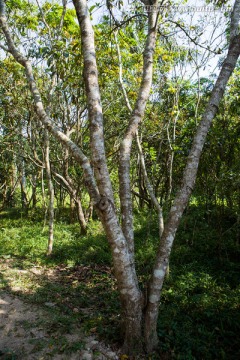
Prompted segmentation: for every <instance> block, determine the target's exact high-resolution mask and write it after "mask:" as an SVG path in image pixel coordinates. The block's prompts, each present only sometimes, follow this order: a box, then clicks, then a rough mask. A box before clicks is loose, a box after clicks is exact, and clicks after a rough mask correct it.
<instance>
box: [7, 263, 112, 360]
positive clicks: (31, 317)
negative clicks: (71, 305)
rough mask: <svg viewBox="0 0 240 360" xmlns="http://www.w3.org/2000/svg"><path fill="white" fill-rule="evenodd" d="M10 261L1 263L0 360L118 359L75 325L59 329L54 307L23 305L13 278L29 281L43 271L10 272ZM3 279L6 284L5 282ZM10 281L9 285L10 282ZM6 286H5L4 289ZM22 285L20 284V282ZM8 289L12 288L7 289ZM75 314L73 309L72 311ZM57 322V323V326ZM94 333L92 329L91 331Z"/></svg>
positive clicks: (46, 304)
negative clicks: (32, 275)
mask: <svg viewBox="0 0 240 360" xmlns="http://www.w3.org/2000/svg"><path fill="white" fill-rule="evenodd" d="M9 263H11V261H10V260H8V261H7V260H6V261H1V264H0V270H1V278H4V279H5V280H4V281H3V283H4V282H5V286H2V289H1V290H0V359H1V360H10V359H12V360H14V359H16V360H20V359H24V360H28V359H29V360H35V359H36V360H43V359H44V360H45V359H56V360H60V359H61V360H63V359H66V360H75V359H81V360H84V359H85V360H90V359H99V360H100V359H102V360H107V359H118V358H119V356H118V355H117V353H116V352H114V351H112V350H111V349H110V348H109V347H107V346H106V345H105V344H103V343H102V342H101V341H99V340H98V339H97V336H95V334H92V335H90V336H89V335H88V336H87V335H86V334H85V333H84V332H83V330H82V329H81V327H80V326H76V324H74V325H72V327H71V328H70V329H69V327H66V326H65V327H64V326H61V325H62V324H61V321H63V320H61V318H59V315H58V317H56V313H55V309H54V307H55V304H54V303H52V302H45V303H43V304H41V305H36V304H33V303H31V302H29V301H26V300H25V298H24V297H23V296H21V294H22V292H21V290H22V288H21V286H22V285H21V286H18V283H17V282H16V276H17V274H18V276H19V277H21V276H25V278H26V277H28V276H29V274H34V273H35V274H37V273H38V272H39V274H40V273H41V272H42V269H36V268H30V269H28V270H20V269H17V270H16V269H15V272H14V273H13V269H12V268H11V266H9V265H10V264H9ZM6 279H7V280H8V281H7V282H6ZM11 279H12V282H11V281H10V280H11ZM7 284H8V285H7ZM20 284H22V282H20ZM10 285H11V286H10ZM73 310H74V309H73ZM75 311H77V309H75ZM58 319H60V320H59V323H58ZM93 332H94V329H93Z"/></svg>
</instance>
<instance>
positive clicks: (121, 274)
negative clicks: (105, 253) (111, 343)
mask: <svg viewBox="0 0 240 360" xmlns="http://www.w3.org/2000/svg"><path fill="white" fill-rule="evenodd" d="M143 2H144V3H147V4H150V1H147V0H146V1H145V0H144V1H143ZM73 3H74V6H75V9H76V13H77V17H78V21H79V24H80V28H81V39H82V49H83V57H84V78H85V87H86V95H87V103H88V116H89V122H90V133H91V153H92V166H93V169H92V166H91V164H90V161H89V159H88V158H87V157H86V156H85V155H84V153H83V152H82V151H81V149H79V148H78V147H77V145H76V144H74V143H73V142H72V141H71V140H70V139H69V137H67V136H66V135H65V134H63V133H62V132H61V131H60V130H59V129H58V128H56V127H55V126H54V125H53V123H52V122H51V121H50V119H49V118H48V116H47V114H46V112H45V109H44V106H43V103H42V101H41V96H40V93H39V91H38V88H37V84H36V82H35V80H34V76H33V71H32V66H31V63H30V62H29V61H28V59H26V58H25V57H24V56H22V55H21V54H20V53H19V52H18V51H17V49H16V47H15V45H14V43H13V40H12V37H11V33H10V31H9V29H8V26H7V20H6V17H5V15H4V9H3V6H0V25H1V27H2V30H3V32H4V34H5V38H6V41H7V44H8V51H10V52H11V53H12V55H13V56H14V58H15V59H16V61H18V62H19V63H20V64H21V65H22V66H24V67H25V70H26V75H27V78H28V81H29V84H30V89H31V92H32V96H33V98H34V101H35V106H36V111H37V114H38V116H39V119H40V120H41V122H42V123H43V124H44V126H46V128H47V129H48V130H49V131H50V132H51V133H52V134H53V135H54V136H55V137H56V138H57V139H59V140H60V141H61V142H62V143H63V144H64V145H65V146H66V147H67V148H68V149H69V150H70V151H71V153H72V154H73V156H74V158H75V160H76V161H77V162H78V163H79V164H80V165H81V166H82V168H83V171H84V177H85V183H86V186H87V188H88V192H89V194H90V196H91V199H92V201H93V204H94V206H95V208H96V210H97V212H98V215H99V217H100V219H101V221H102V224H103V227H104V230H105V232H106V235H107V238H108V241H109V244H110V247H111V252H112V256H113V267H114V272H115V276H116V279H117V286H118V290H119V293H120V299H121V305H122V317H123V324H124V346H123V352H124V353H127V354H134V353H135V354H136V353H139V352H141V350H142V345H143V325H144V337H145V345H146V349H147V351H151V350H153V349H154V347H155V346H156V345H157V342H158V339H157V332H156V326H157V318H158V307H159V300H160V294H161V289H162V284H163V280H164V276H165V272H166V268H167V265H168V261H169V255H170V251H171V248H172V244H173V240H174V237H175V233H176V231H177V228H178V224H179V222H180V219H181V216H182V213H183V211H184V209H185V207H186V205H187V202H188V199H189V197H190V194H191V192H192V188H193V186H194V182H195V179H196V173H197V168H198V163H199V158H200V154H201V151H202V148H203V144H204V141H205V138H206V135H207V132H208V129H209V126H210V124H211V121H212V119H213V117H214V116H215V114H216V111H217V108H218V105H219V101H220V100H221V98H222V96H223V91H224V89H225V87H226V83H227V80H228V78H229V76H230V75H231V73H232V71H233V69H234V66H235V64H236V61H237V58H238V56H239V51H240V49H239V48H240V37H239V35H238V33H236V31H237V26H238V22H239V6H240V1H239V0H237V1H236V3H235V7H234V9H235V10H234V12H233V17H232V23H231V29H230V39H231V41H230V49H229V52H228V56H227V59H226V60H225V62H224V64H223V69H222V71H221V73H220V75H219V78H218V80H217V83H216V85H215V87H214V90H213V93H212V96H211V99H210V101H209V104H208V107H207V109H206V111H205V113H204V115H203V119H202V122H201V124H200V126H199V129H198V131H197V134H196V136H195V139H194V142H193V146H192V151H191V153H190V155H189V158H188V162H187V166H186V169H185V172H184V177H183V185H182V187H181V189H180V190H179V193H178V195H177V196H176V199H175V201H174V203H173V206H172V208H171V210H170V214H169V218H168V221H167V223H166V226H165V229H164V232H163V235H162V240H161V244H160V247H159V250H158V254H157V257H156V263H155V266H154V269H153V274H152V279H151V282H150V286H149V298H148V303H147V307H146V311H145V317H144V319H143V296H142V293H141V291H140V289H139V285H138V280H137V276H136V270H135V264H134V255H133V249H134V246H133V228H132V206H131V201H132V200H131V188H130V186H129V184H130V181H129V170H130V166H129V164H130V155H131V144H132V139H133V136H134V135H135V133H136V131H137V129H138V125H139V123H140V122H141V120H142V119H143V116H144V111H145V107H146V102H147V99H148V97H149V93H150V88H151V81H152V63H153V52H154V47H155V37H156V29H157V21H156V20H157V16H156V14H153V13H152V14H149V31H148V36H147V42H146V48H145V51H144V66H143V81H142V84H141V87H140V90H139V96H138V99H137V102H136V105H135V107H134V110H133V113H132V116H131V119H130V122H129V126H128V128H127V132H126V134H125V136H124V139H123V142H122V146H121V156H120V161H122V164H121V166H120V171H119V174H120V180H121V179H122V180H123V181H122V182H121V181H120V182H121V185H122V188H121V191H120V193H121V194H120V198H121V208H122V215H123V224H122V227H121V226H120V224H119V222H118V216H117V214H116V211H115V205H114V197H113V191H112V185H111V181H110V176H109V172H108V168H107V161H106V156H105V147H104V134H103V115H102V107H101V98H100V91H99V85H98V72H97V65H96V56H95V46H94V34H93V29H92V26H91V22H90V18H89V14H88V10H87V2H86V0H73ZM157 3H158V2H157V1H155V0H154V1H151V4H152V5H156V4H157ZM2 4H3V2H2V0H0V5H2ZM152 9H154V7H153V8H152ZM236 12H237V13H238V16H236ZM234 24H235V27H234ZM236 24H237V25H236ZM93 170H94V171H93ZM93 174H94V175H93ZM125 192H126V193H125ZM143 321H144V323H143Z"/></svg>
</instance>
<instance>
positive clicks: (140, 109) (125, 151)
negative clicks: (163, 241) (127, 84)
mask: <svg viewBox="0 0 240 360" xmlns="http://www.w3.org/2000/svg"><path fill="white" fill-rule="evenodd" d="M152 3H153V4H152V5H157V3H158V1H156V0H154V1H152ZM157 18H158V14H157V11H156V10H155V8H154V7H153V8H152V11H150V12H149V13H148V34H147V40H146V45H145V50H144V54H143V75H142V82H141V86H140V89H139V92H138V98H137V101H136V104H135V106H134V109H133V112H132V114H131V118H130V121H129V125H128V127H127V130H126V133H125V135H124V138H123V140H122V143H121V147H120V159H119V184H120V185H119V195H120V202H121V215H122V229H123V233H124V235H125V238H126V239H127V241H128V246H129V251H130V253H131V254H132V258H133V260H132V261H133V262H134V234H133V213H132V197H131V179H130V156H131V149H132V141H133V137H134V136H135V134H136V131H137V129H138V126H139V124H140V122H141V121H142V120H143V117H144V113H145V109H146V104H147V101H148V98H149V94H150V90H151V86H152V74H153V55H154V50H155V46H156V34H157Z"/></svg>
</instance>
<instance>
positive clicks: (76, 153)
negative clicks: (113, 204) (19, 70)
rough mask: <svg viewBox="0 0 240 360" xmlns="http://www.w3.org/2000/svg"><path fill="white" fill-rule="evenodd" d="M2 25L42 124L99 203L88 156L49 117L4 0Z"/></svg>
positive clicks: (0, 0) (0, 6) (0, 13)
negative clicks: (67, 153) (73, 162)
mask: <svg viewBox="0 0 240 360" xmlns="http://www.w3.org/2000/svg"><path fill="white" fill-rule="evenodd" d="M0 27H1V29H2V31H3V33H4V35H5V39H6V42H7V45H8V49H7V51H8V52H10V53H11V54H12V56H13V57H14V59H15V60H16V61H17V62H18V63H19V64H20V65H22V66H23V67H24V68H25V73H26V77H27V80H28V83H29V87H30V90H31V94H32V97H33V100H34V104H35V109H36V113H37V115H38V117H39V120H40V121H41V123H42V125H43V126H45V128H46V129H47V130H48V131H49V133H51V134H52V135H53V136H54V137H55V138H56V139H58V140H59V141H60V142H61V143H62V144H63V145H64V146H65V147H67V148H68V149H69V151H70V152H71V153H72V155H73V157H74V158H75V160H76V161H77V162H78V163H79V164H80V166H81V167H82V169H83V172H84V178H85V184H86V187H87V189H88V191H89V194H90V196H91V198H92V200H93V202H94V204H95V203H97V202H98V201H99V199H100V197H99V191H98V188H97V186H96V183H95V179H94V176H93V171H92V168H91V165H90V162H89V160H88V158H87V157H86V156H85V154H84V153H83V152H82V150H81V149H80V148H79V147H78V146H77V145H76V144H75V143H74V142H73V141H71V139H69V137H68V136H66V135H65V134H64V133H63V132H61V131H60V130H59V129H58V127H57V126H55V125H54V124H53V123H52V122H51V120H50V119H49V117H48V115H47V113H46V111H45V109H44V106H43V102H42V100H41V95H40V92H39V90H38V87H37V84H36V81H35V78H34V75H33V69H32V65H31V62H30V61H29V60H28V59H27V58H26V57H25V56H23V55H22V54H21V53H20V52H19V51H18V50H17V48H16V46H15V44H14V42H13V39H12V36H11V32H10V30H9V28H8V24H7V19H6V16H5V13H4V2H3V0H0Z"/></svg>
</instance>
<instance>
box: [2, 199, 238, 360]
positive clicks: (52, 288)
mask: <svg viewBox="0 0 240 360" xmlns="http://www.w3.org/2000/svg"><path fill="white" fill-rule="evenodd" d="M42 223H43V220H42V218H41V214H40V213H32V214H29V215H28V217H27V218H26V217H24V216H21V214H19V213H18V214H16V213H15V212H7V213H4V214H2V215H1V228H0V257H1V258H2V260H1V263H2V264H5V266H7V267H6V268H4V267H3V268H2V270H3V271H2V281H1V282H0V284H1V285H0V286H1V287H2V288H4V289H8V290H10V291H13V290H14V289H17V290H16V291H17V292H18V293H19V294H21V296H24V297H25V298H26V299H28V301H31V302H34V303H38V304H41V305H44V304H46V303H49V304H53V306H52V308H51V309H49V312H50V313H51V316H50V317H49V320H48V322H47V324H46V326H47V327H48V328H49V331H51V329H55V330H56V329H57V331H58V332H59V334H62V336H63V337H64V334H65V333H68V332H71V329H72V328H74V327H76V326H80V327H81V329H84V330H85V332H86V333H88V334H91V333H97V334H98V335H99V336H100V338H101V339H104V340H105V341H107V342H109V343H118V340H119V338H120V314H119V300H118V294H117V290H116V283H115V280H114V277H113V275H112V271H111V256H110V253H109V248H108V244H107V241H106V239H105V236H104V234H103V231H102V227H101V225H100V224H99V223H98V222H97V221H95V222H92V223H90V226H89V231H88V234H87V235H86V236H80V235H79V228H78V225H75V224H68V222H67V221H66V218H64V217H62V218H61V219H58V221H57V222H56V224H55V243H54V255H53V256H52V257H50V258H48V257H46V256H45V252H46V241H47V240H46V239H47V229H43V225H42ZM155 224H156V219H155V217H154V215H152V214H151V212H150V213H148V214H146V213H142V214H137V215H136V220H135V229H136V231H135V234H136V235H135V237H136V261H137V272H138V275H139V279H140V282H141V286H143V283H144V281H145V280H146V279H147V278H148V277H149V274H150V270H151V265H152V263H153V261H154V253H155V250H156V247H157V229H156V228H155ZM238 231H239V229H237V226H236V219H235V216H234V214H232V213H230V212H228V211H225V213H224V214H223V213H222V211H221V212H220V211H219V209H213V210H212V211H211V213H210V214H209V212H206V211H205V209H203V208H201V207H199V206H198V207H197V206H191V207H190V208H189V209H188V211H187V212H186V214H185V216H184V218H183V220H182V223H181V226H180V229H179V231H178V234H177V238H176V241H175V244H174V248H173V252H172V255H171V261H170V275H169V277H168V278H167V279H166V281H165V284H164V289H163V293H162V298H161V306H160V314H159V324H158V334H159V337H160V347H159V354H156V355H154V356H153V357H152V359H158V358H160V357H161V358H163V359H181V360H192V359H196V360H198V359H204V360H207V359H209V360H211V359H218V360H220V359H222V360H224V359H226V360H229V359H239V358H240V351H239V338H238V334H239V333H240V311H239V310H240V309H239V298H240V296H239V295H240V287H239V277H238V276H239V265H238V258H239V246H238V245H237V243H236V238H237V236H238ZM6 264H7V265H6ZM32 268H35V269H37V270H38V269H39V271H40V275H36V274H35V273H32V272H31V269H32ZM24 271H27V272H24ZM45 307H46V308H47V306H46V305H45ZM26 326H27V325H26ZM62 342H63V345H62V346H63V347H64V346H65V347H67V345H65V342H64V339H63V340H62ZM40 345H41V344H40ZM40 345H39V346H40ZM72 346H73V347H74V345H72ZM76 346H77V347H78V346H80V345H79V343H76Z"/></svg>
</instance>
